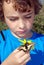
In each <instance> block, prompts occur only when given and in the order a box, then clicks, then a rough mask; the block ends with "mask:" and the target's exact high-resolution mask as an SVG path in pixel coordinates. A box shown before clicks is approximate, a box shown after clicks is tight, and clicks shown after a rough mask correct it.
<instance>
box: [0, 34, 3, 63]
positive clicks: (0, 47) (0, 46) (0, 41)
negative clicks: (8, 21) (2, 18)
mask: <svg viewBox="0 0 44 65" xmlns="http://www.w3.org/2000/svg"><path fill="white" fill-rule="evenodd" d="M2 41H3V38H2V36H1V34H0V64H1V49H2Z"/></svg>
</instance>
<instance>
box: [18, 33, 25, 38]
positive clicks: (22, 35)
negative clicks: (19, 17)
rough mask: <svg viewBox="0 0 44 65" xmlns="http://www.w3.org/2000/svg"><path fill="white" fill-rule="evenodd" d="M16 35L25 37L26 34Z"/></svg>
mask: <svg viewBox="0 0 44 65" xmlns="http://www.w3.org/2000/svg"><path fill="white" fill-rule="evenodd" d="M18 37H20V38H25V37H26V34H21V35H18Z"/></svg>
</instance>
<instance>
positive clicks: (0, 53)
mask: <svg viewBox="0 0 44 65" xmlns="http://www.w3.org/2000/svg"><path fill="white" fill-rule="evenodd" d="M0 64H1V34H0Z"/></svg>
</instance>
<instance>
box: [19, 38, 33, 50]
mask: <svg viewBox="0 0 44 65" xmlns="http://www.w3.org/2000/svg"><path fill="white" fill-rule="evenodd" d="M19 41H20V42H21V43H22V44H21V49H23V50H24V51H29V50H30V49H34V44H33V42H32V40H26V39H24V40H19Z"/></svg>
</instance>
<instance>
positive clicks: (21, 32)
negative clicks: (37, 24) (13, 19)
mask: <svg viewBox="0 0 44 65" xmlns="http://www.w3.org/2000/svg"><path fill="white" fill-rule="evenodd" d="M18 32H19V33H20V34H23V33H25V32H26V30H21V31H18Z"/></svg>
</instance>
